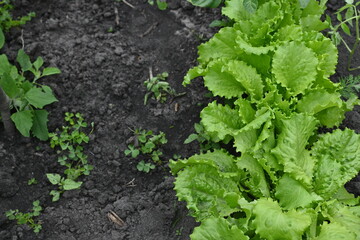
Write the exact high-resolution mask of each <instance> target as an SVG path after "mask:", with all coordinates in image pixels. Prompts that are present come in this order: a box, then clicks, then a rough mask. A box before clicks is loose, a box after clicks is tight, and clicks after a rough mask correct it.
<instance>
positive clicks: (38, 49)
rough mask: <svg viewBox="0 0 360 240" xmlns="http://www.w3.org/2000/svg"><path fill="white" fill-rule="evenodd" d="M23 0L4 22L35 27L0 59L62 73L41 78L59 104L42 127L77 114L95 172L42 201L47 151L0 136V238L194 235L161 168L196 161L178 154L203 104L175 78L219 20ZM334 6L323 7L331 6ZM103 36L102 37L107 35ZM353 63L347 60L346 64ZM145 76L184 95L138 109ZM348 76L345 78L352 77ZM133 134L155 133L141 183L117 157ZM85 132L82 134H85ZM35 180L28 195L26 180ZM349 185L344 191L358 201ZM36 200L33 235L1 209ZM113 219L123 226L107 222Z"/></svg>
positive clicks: (197, 90) (161, 239)
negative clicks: (161, 141) (153, 162)
mask: <svg viewBox="0 0 360 240" xmlns="http://www.w3.org/2000/svg"><path fill="white" fill-rule="evenodd" d="M128 2H130V3H131V4H133V5H134V6H135V9H133V8H131V7H130V6H128V5H127V4H125V3H124V2H122V1H120V2H116V1H112V0H86V1H85V0H72V1H69V0H58V1H51V0H45V1H40V0H23V1H19V3H17V4H18V5H17V8H16V9H15V14H17V15H22V14H25V13H27V12H30V11H34V12H36V14H37V17H36V18H34V19H33V20H32V21H31V22H29V23H28V24H26V25H25V26H24V27H23V28H22V29H23V30H18V29H14V30H12V31H11V32H10V33H8V34H7V44H6V46H5V47H4V49H3V50H2V51H3V53H6V54H7V55H8V56H9V58H10V59H12V60H14V59H15V58H16V53H17V50H18V49H20V48H21V47H22V44H23V43H24V46H25V51H26V52H27V53H28V54H29V55H30V56H32V58H33V59H35V58H36V57H37V56H42V57H43V58H44V60H45V63H47V64H49V65H51V66H56V67H58V68H59V69H61V71H62V74H61V75H59V76H53V77H48V78H45V79H44V80H42V81H43V83H45V84H47V85H49V86H51V87H52V89H53V90H54V92H55V94H56V96H57V98H58V100H59V102H57V103H55V104H52V105H50V106H49V107H47V110H48V111H49V112H50V115H49V129H50V131H55V129H56V128H60V127H61V126H62V125H64V124H65V122H64V120H63V118H64V113H65V112H79V113H82V114H83V116H84V117H85V120H86V121H87V122H88V123H90V122H94V124H95V128H94V132H93V133H92V134H91V135H90V138H91V141H90V142H89V144H88V145H86V146H85V153H86V154H87V155H88V157H89V161H90V163H91V164H92V165H93V166H94V170H93V171H92V172H91V175H90V176H86V177H82V178H81V181H83V182H84V184H83V186H82V187H81V189H80V190H73V191H68V192H66V193H64V194H63V195H62V197H61V198H60V201H58V202H55V203H53V202H51V196H49V192H50V191H51V190H52V189H54V187H53V186H52V185H51V184H50V183H49V182H48V180H47V178H46V176H45V174H46V173H62V171H63V170H64V169H63V168H62V167H61V166H60V165H59V164H58V163H57V155H56V151H55V150H54V149H52V148H50V146H49V143H48V142H41V141H38V140H36V139H34V138H23V137H21V136H19V135H18V136H17V137H16V139H15V140H14V141H12V142H10V141H8V140H6V139H5V138H4V136H3V135H4V130H3V128H2V126H1V128H0V185H1V188H0V239H4V240H7V239H11V240H16V239H24V240H33V239H45V240H60V239H67V240H109V239H116V240H120V239H121V240H123V239H124V240H125V239H129V240H152V239H154V240H155V239H156V240H172V239H174V240H180V239H189V235H190V233H191V232H192V229H193V228H194V227H195V226H196V223H195V221H194V220H193V218H191V217H189V216H188V213H187V210H186V207H185V205H184V204H183V203H179V202H178V201H177V199H176V196H175V192H174V191H173V190H172V188H173V177H172V176H171V174H170V173H169V169H168V167H167V162H168V159H170V158H172V156H173V154H180V155H181V156H182V157H188V156H190V155H192V154H193V153H195V152H198V146H197V144H189V145H184V144H183V141H184V139H186V138H187V136H188V135H189V134H191V133H192V132H193V124H194V123H195V122H198V120H199V112H200V110H201V109H202V108H203V107H204V106H205V104H206V103H207V102H208V101H209V99H207V98H206V97H205V96H204V94H205V93H206V90H205V89H204V88H203V86H202V84H201V82H200V81H195V82H194V83H193V84H192V85H191V87H188V88H183V87H182V86H181V82H182V79H183V76H184V75H185V73H186V71H187V70H188V69H189V68H190V67H192V66H194V65H195V64H196V57H197V53H196V51H197V50H196V47H197V46H198V45H199V44H200V43H201V42H202V41H204V40H206V39H208V38H209V37H211V36H212V35H213V34H214V32H215V31H216V29H211V28H209V27H208V25H209V23H210V22H211V21H212V20H214V19H218V18H219V17H220V13H219V9H215V10H209V9H201V8H194V7H192V6H191V5H190V4H188V3H187V1H185V0H181V1H180V0H178V1H176V0H173V1H169V2H170V3H169V9H168V10H166V11H160V10H158V9H157V8H156V7H155V6H151V5H149V4H148V3H147V0H128ZM335 5H336V3H334V6H333V7H334V8H335V7H336V6H335ZM110 28H112V29H113V31H110V32H109V31H108V30H109V29H110ZM346 54H347V53H346V52H345V50H344V49H342V48H341V49H340V58H339V68H338V71H337V74H336V75H334V79H336V78H337V77H339V76H344V75H348V73H347V71H346V69H345V67H344V62H345V59H346ZM358 60H359V59H357V60H356V61H357V62H360V61H358ZM149 68H152V70H153V73H154V74H155V75H156V74H158V73H162V72H165V71H166V72H168V73H169V78H168V79H169V82H170V85H171V86H172V87H173V88H175V89H176V91H177V92H186V95H184V96H182V97H178V98H169V99H168V100H167V102H166V103H163V104H162V103H157V102H156V101H154V100H150V101H149V103H148V104H147V105H146V106H144V104H143V101H144V95H145V87H144V85H143V82H144V81H145V80H147V79H148V77H149ZM353 74H356V73H353ZM359 114H360V110H359V108H356V109H355V111H353V112H351V113H348V114H347V119H346V120H345V123H344V126H347V127H350V128H352V129H355V130H357V132H360V115H359ZM139 127H141V128H143V129H149V130H153V131H154V132H156V133H157V132H159V131H163V132H165V133H166V136H167V139H168V140H169V141H168V143H167V144H166V145H165V146H164V147H163V149H162V150H163V152H164V157H163V164H162V165H159V166H157V167H156V169H155V170H153V171H151V172H150V173H148V174H147V173H143V172H139V171H138V170H137V169H136V164H137V162H138V160H136V159H132V158H130V157H126V156H125V155H124V153H123V151H124V150H125V149H126V148H127V142H128V140H129V139H130V138H131V137H132V132H131V131H130V129H134V128H139ZM87 132H90V129H87ZM31 178H36V179H37V180H38V182H39V184H37V185H31V186H29V185H28V184H27V181H28V180H29V179H31ZM359 185H360V179H357V180H356V181H352V182H351V183H348V184H347V188H348V190H350V191H352V192H353V193H357V194H360V186H359ZM35 200H40V202H41V205H42V206H43V207H44V211H43V213H42V215H41V216H40V217H39V219H40V220H41V221H42V225H43V230H42V231H41V232H40V233H39V234H37V235H36V234H34V233H33V232H32V230H31V229H29V228H28V227H26V226H23V225H17V224H16V223H15V222H14V221H9V220H7V219H6V217H5V215H4V214H3V213H4V212H5V211H7V210H9V209H19V210H21V211H24V212H26V211H29V210H30V209H31V207H32V202H33V201H35ZM110 211H113V212H115V213H116V214H117V215H118V216H119V217H120V218H121V219H122V220H124V221H125V226H122V227H120V226H118V225H116V224H114V223H113V222H111V221H110V220H109V219H108V217H107V213H109V212H110Z"/></svg>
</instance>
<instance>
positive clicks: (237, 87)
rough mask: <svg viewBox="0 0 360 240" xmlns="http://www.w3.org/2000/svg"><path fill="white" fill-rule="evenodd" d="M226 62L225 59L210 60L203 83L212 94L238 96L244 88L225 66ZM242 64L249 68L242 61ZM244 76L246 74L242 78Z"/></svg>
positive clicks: (229, 96) (227, 96)
mask: <svg viewBox="0 0 360 240" xmlns="http://www.w3.org/2000/svg"><path fill="white" fill-rule="evenodd" d="M227 62H228V60H225V59H219V60H216V61H213V62H211V63H210V64H209V66H208V68H207V72H206V74H205V76H204V84H205V86H206V87H207V88H208V89H209V90H210V91H211V92H213V94H214V95H217V96H220V97H225V98H232V97H238V98H239V97H241V95H242V94H243V93H244V92H245V91H246V89H245V88H244V86H243V85H242V84H241V82H240V81H238V80H237V79H236V78H235V76H234V74H233V73H231V72H230V71H229V69H228V68H225V66H226V65H227ZM240 65H241V64H240ZM242 65H245V66H246V67H248V68H250V67H249V66H247V65H246V64H244V63H243V64H242ZM239 67H241V66H239ZM244 72H246V70H244ZM255 73H256V72H255ZM246 77H247V76H245V77H244V78H246Z"/></svg>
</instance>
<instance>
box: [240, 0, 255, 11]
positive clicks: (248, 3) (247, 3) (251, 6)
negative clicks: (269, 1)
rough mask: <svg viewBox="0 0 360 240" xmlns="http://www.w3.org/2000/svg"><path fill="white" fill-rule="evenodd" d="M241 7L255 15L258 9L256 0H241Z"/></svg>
mask: <svg viewBox="0 0 360 240" xmlns="http://www.w3.org/2000/svg"><path fill="white" fill-rule="evenodd" d="M243 5H244V8H245V10H246V11H248V12H249V13H255V12H256V9H257V7H258V0H243Z"/></svg>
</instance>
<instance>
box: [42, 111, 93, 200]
mask: <svg viewBox="0 0 360 240" xmlns="http://www.w3.org/2000/svg"><path fill="white" fill-rule="evenodd" d="M65 121H66V122H67V123H68V125H67V126H63V127H62V129H61V131H60V130H59V129H57V130H56V132H55V133H50V134H49V137H50V146H51V147H52V148H55V147H58V148H59V150H58V151H57V152H58V154H61V155H60V156H59V157H58V162H59V163H60V165H62V166H65V167H66V170H65V171H64V174H65V175H66V177H65V178H64V177H61V176H60V175H59V174H47V177H48V179H49V181H50V182H51V183H52V184H54V185H58V186H59V190H53V191H51V193H50V194H51V195H52V196H53V201H57V200H58V199H59V196H60V194H61V193H63V192H64V191H66V190H72V189H76V188H79V187H80V186H81V182H77V181H76V180H77V179H78V178H79V177H80V176H82V175H89V174H90V171H91V170H92V169H93V166H92V165H90V164H89V163H88V160H87V155H85V154H84V153H83V150H84V148H83V146H82V144H84V143H88V142H89V136H88V135H86V134H85V133H84V132H82V128H85V127H87V126H88V125H87V123H86V122H85V121H84V118H83V117H82V115H81V114H80V113H76V114H74V113H65ZM92 127H93V124H92ZM91 132H92V130H91ZM91 132H90V134H91Z"/></svg>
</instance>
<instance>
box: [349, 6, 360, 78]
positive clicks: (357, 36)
mask: <svg viewBox="0 0 360 240" xmlns="http://www.w3.org/2000/svg"><path fill="white" fill-rule="evenodd" d="M355 31H356V39H355V43H354V46H353V48H352V50H351V52H350V55H349V58H348V62H347V67H348V70H349V71H354V70H357V69H359V68H360V66H358V67H355V68H352V67H351V62H352V59H353V57H354V54H355V52H356V50H357V48H358V46H359V43H360V32H359V16H358V14H357V10H356V8H355Z"/></svg>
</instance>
